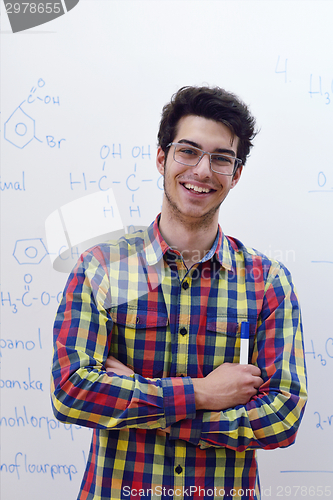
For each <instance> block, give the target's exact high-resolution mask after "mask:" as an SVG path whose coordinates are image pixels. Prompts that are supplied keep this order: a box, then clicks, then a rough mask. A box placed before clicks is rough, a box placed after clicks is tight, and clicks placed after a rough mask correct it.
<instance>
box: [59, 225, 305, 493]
mask: <svg viewBox="0 0 333 500" xmlns="http://www.w3.org/2000/svg"><path fill="white" fill-rule="evenodd" d="M243 321H247V322H249V324H250V342H249V358H248V359H249V363H252V364H253V365H256V366H258V367H259V368H260V370H261V376H262V378H263V380H264V383H263V385H262V386H261V387H260V389H259V390H258V394H257V395H256V396H254V397H253V398H251V400H250V401H249V402H248V403H247V404H246V405H244V406H243V405H238V406H236V407H235V408H228V409H226V410H223V411H196V407H195V400H194V390H193V384H192V378H193V377H194V378H196V377H205V376H206V375H207V374H208V373H210V372H211V371H212V370H213V369H214V368H216V367H218V366H219V365H221V364H222V363H224V362H228V363H238V362H239V357H240V328H241V323H242V322H243ZM109 355H113V356H114V357H116V358H117V359H118V360H120V361H121V362H122V363H124V364H125V365H127V366H129V367H131V368H132V369H133V370H134V372H135V375H133V376H117V375H116V374H114V373H113V372H106V370H105V361H106V359H107V357H108V356H109ZM306 398H307V394H306V372H305V363H304V350H303V339H302V326H301V319H300V310H299V305H298V300H297V297H296V293H295V289H294V285H293V283H292V280H291V277H290V273H289V272H288V270H287V269H286V268H285V267H284V266H283V265H281V264H280V263H278V262H276V261H272V260H270V259H268V258H267V257H265V256H264V255H262V254H259V253H258V252H256V251H254V250H253V249H250V248H247V247H245V246H244V245H243V244H242V243H241V242H240V241H238V240H236V239H234V238H230V237H226V236H225V235H224V234H223V233H222V231H221V229H220V227H219V230H218V234H217V237H216V240H215V243H214V245H213V247H212V249H211V250H210V252H208V253H207V255H206V257H205V258H204V259H203V260H202V261H201V262H199V263H198V264H196V265H194V266H193V267H192V268H191V269H189V270H188V269H187V268H186V266H185V264H184V262H183V260H182V257H181V255H180V254H179V253H178V252H177V251H175V250H173V249H171V248H170V247H168V245H167V244H166V242H165V241H164V240H163V238H162V236H161V234H160V232H159V228H158V217H157V218H156V220H155V222H154V223H153V224H152V225H151V226H150V227H149V228H148V229H147V231H145V232H138V233H135V234H131V235H127V236H125V237H123V238H121V239H120V240H119V241H118V242H108V243H105V244H101V245H99V246H95V247H94V248H92V249H90V250H89V251H87V252H85V253H84V254H83V255H82V256H81V258H80V259H79V261H78V263H77V265H76V267H75V268H74V270H73V272H72V273H71V275H70V277H69V279H68V282H67V285H66V287H65V290H64V294H63V299H62V301H61V303H60V306H59V309H58V313H57V316H56V320H55V326H54V359H53V370H52V404H53V409H54V413H55V415H56V417H57V418H58V419H59V420H61V421H62V422H65V423H73V424H79V425H83V426H87V427H92V428H93V438H92V443H91V449H90V454H89V458H88V462H87V466H86V470H85V474H84V478H83V482H82V485H81V490H80V493H79V497H78V498H79V499H80V500H83V499H94V500H106V499H114V500H116V499H126V498H129V499H132V498H138V496H140V497H143V498H152V499H153V498H158V499H171V498H172V499H173V498H179V499H181V498H207V499H208V498H209V499H211V498H214V497H219V496H222V493H221V492H223V490H222V488H223V489H224V493H225V495H226V498H227V497H228V495H230V497H231V496H232V497H233V498H240V497H242V498H253V499H259V498H260V492H259V489H260V488H259V478H258V471H257V459H256V449H258V448H263V449H273V448H277V447H286V446H289V445H290V444H292V443H293V442H294V440H295V437H296V433H297V430H298V427H299V423H300V421H301V418H302V415H303V411H304V407H305V403H306ZM169 426H171V430H170V433H169V434H165V433H164V432H163V429H165V428H166V427H169ZM214 488H215V490H214ZM212 492H213V493H214V495H213V497H212ZM235 492H236V493H235ZM199 493H200V494H199ZM241 493H243V495H241ZM237 494H239V496H237Z"/></svg>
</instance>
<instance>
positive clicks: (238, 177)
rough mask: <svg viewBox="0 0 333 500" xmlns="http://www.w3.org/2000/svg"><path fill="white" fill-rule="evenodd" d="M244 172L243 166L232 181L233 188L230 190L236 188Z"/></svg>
mask: <svg viewBox="0 0 333 500" xmlns="http://www.w3.org/2000/svg"><path fill="white" fill-rule="evenodd" d="M242 171H243V165H241V166H240V167H238V168H237V170H236V173H235V175H234V176H233V179H232V181H231V186H230V189H232V188H234V187H235V186H236V184H237V183H238V181H239V179H240V176H241V175H242Z"/></svg>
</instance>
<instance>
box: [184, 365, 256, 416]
mask: <svg viewBox="0 0 333 500" xmlns="http://www.w3.org/2000/svg"><path fill="white" fill-rule="evenodd" d="M260 375H261V371H260V369H259V368H258V367H257V366H254V365H239V364H236V363H223V364H222V365H220V366H218V367H217V368H215V370H213V371H212V372H211V373H209V374H208V375H207V376H206V377H204V378H193V379H192V382H193V386H194V394H195V405H196V409H197V410H216V411H220V410H226V409H227V408H234V407H235V406H237V405H245V404H246V403H248V402H249V401H250V399H251V398H252V397H253V396H254V395H255V394H257V390H258V388H259V387H260V386H261V384H263V379H262V378H261V377H260Z"/></svg>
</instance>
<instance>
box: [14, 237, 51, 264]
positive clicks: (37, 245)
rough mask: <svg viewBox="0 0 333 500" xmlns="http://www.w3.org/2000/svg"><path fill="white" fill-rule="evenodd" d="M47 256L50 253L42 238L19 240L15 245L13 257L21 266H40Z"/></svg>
mask: <svg viewBox="0 0 333 500" xmlns="http://www.w3.org/2000/svg"><path fill="white" fill-rule="evenodd" d="M46 255H48V251H47V248H46V246H45V245H44V243H43V240H42V238H31V239H26V240H17V241H16V243H15V247H14V252H13V257H15V259H16V260H17V262H18V263H19V264H20V265H22V264H40V263H41V262H42V260H43V259H44V257H45V256H46Z"/></svg>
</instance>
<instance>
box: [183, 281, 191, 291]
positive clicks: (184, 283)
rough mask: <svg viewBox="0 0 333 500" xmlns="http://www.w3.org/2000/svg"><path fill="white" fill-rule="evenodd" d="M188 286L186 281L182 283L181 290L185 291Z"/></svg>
mask: <svg viewBox="0 0 333 500" xmlns="http://www.w3.org/2000/svg"><path fill="white" fill-rule="evenodd" d="M189 286H190V285H189V284H188V282H187V281H184V282H183V284H182V287H183V290H187V289H188V287H189Z"/></svg>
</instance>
